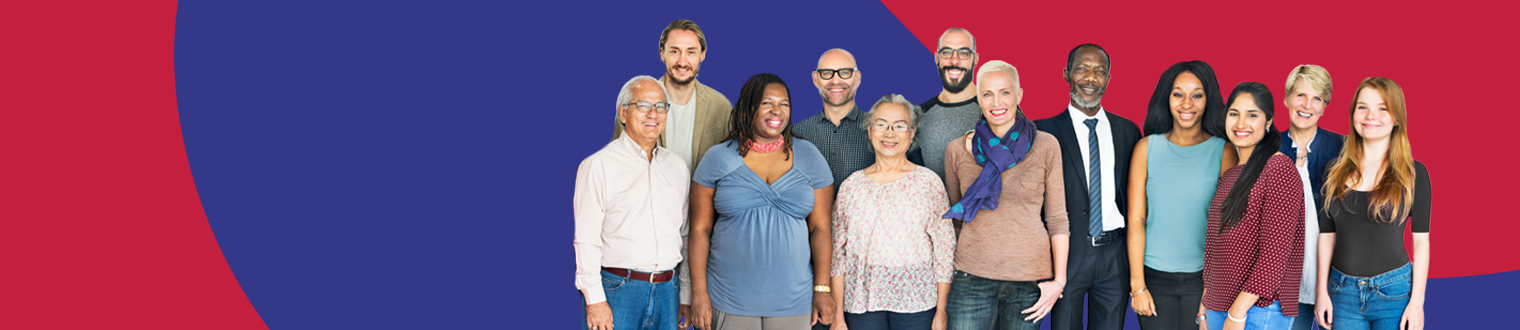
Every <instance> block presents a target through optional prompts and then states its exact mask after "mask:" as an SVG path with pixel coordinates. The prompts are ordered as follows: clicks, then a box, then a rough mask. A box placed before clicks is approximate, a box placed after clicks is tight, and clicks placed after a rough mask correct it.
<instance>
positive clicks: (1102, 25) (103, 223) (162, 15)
mask: <svg viewBox="0 0 1520 330" xmlns="http://www.w3.org/2000/svg"><path fill="white" fill-rule="evenodd" d="M885 3H886V4H887V5H888V7H889V8H890V9H891V10H892V12H893V13H894V14H895V15H896V16H897V17H898V18H899V19H900V20H901V21H902V22H903V23H904V25H906V26H907V28H908V29H909V30H910V31H911V32H912V33H913V34H914V35H915V36H917V37H918V38H919V40H920V41H922V42H923V43H925V44H926V45H927V46H926V48H929V47H933V45H934V44H935V41H936V38H937V37H938V36H939V34H940V32H942V31H943V30H944V29H945V28H947V27H951V26H960V27H965V28H968V29H970V30H971V31H972V32H973V33H975V34H976V37H977V38H978V39H977V41H978V43H979V46H980V49H979V51H980V52H981V54H982V55H981V59H982V60H983V61H986V60H993V59H1002V60H1006V61H1008V62H1010V63H1012V64H1013V65H1015V66H1018V67H1019V68H1020V70H1021V72H1020V73H1021V76H1022V78H1023V86H1024V88H1025V90H1026V95H1027V97H1026V98H1025V101H1024V104H1023V105H1024V108H1025V109H1026V110H1028V111H1029V112H1030V114H1031V116H1032V117H1034V118H1043V117H1048V116H1051V115H1053V114H1055V113H1056V111H1059V110H1060V109H1062V108H1064V105H1065V103H1066V100H1065V99H1064V98H1062V97H1056V96H1060V95H1065V94H1066V88H1067V86H1066V83H1065V82H1064V81H1062V80H1061V78H1060V73H1061V72H1060V70H1061V68H1062V66H1063V64H1064V61H1065V57H1066V52H1067V51H1068V50H1069V49H1070V48H1071V47H1072V46H1074V45H1076V44H1080V43H1084V42H1094V43H1098V44H1101V45H1103V46H1104V47H1105V48H1106V49H1107V50H1108V51H1109V52H1110V53H1111V54H1112V55H1113V57H1114V60H1115V62H1114V63H1113V64H1114V70H1113V74H1114V79H1113V80H1112V82H1111V83H1110V88H1109V92H1108V95H1107V98H1106V99H1105V102H1104V104H1105V106H1106V107H1107V108H1108V109H1109V110H1110V111H1113V112H1114V113H1117V114H1120V115H1123V116H1125V117H1127V118H1130V119H1132V120H1135V121H1137V122H1138V121H1141V119H1142V118H1143V111H1144V108H1143V107H1144V103H1145V101H1146V100H1147V98H1148V97H1149V95H1148V94H1149V93H1150V91H1151V90H1152V89H1153V87H1154V85H1155V79H1156V77H1157V76H1158V75H1159V74H1160V73H1161V71H1162V70H1164V69H1165V68H1166V67H1167V66H1169V65H1171V64H1172V63H1175V62H1178V61H1184V60H1192V59H1202V60H1206V61H1208V62H1209V63H1210V64H1212V65H1213V66H1214V68H1215V69H1216V71H1217V72H1218V73H1219V78H1220V80H1221V81H1220V82H1221V87H1222V88H1224V89H1226V90H1228V89H1229V88H1230V87H1231V86H1233V85H1234V84H1236V83H1238V82H1241V81H1247V80H1254V81H1261V82H1263V83H1265V84H1267V85H1268V86H1271V87H1273V88H1274V92H1276V93H1281V92H1282V90H1281V88H1282V87H1281V86H1282V84H1283V81H1284V80H1285V78H1286V73H1287V71H1288V70H1289V69H1291V68H1292V67H1293V66H1294V65H1297V64H1305V63H1309V64H1319V65H1322V66H1325V67H1326V68H1328V69H1329V70H1330V72H1331V75H1332V76H1333V77H1334V78H1335V94H1334V95H1333V98H1332V102H1331V104H1330V106H1329V110H1328V112H1327V115H1326V117H1325V118H1323V119H1321V121H1320V123H1321V125H1322V126H1324V127H1327V128H1329V129H1331V130H1334V131H1337V132H1341V133H1346V132H1347V131H1348V127H1347V120H1346V117H1347V114H1346V109H1347V108H1348V104H1349V102H1350V96H1351V95H1350V94H1351V92H1352V88H1354V86H1355V85H1356V83H1357V82H1358V81H1360V80H1361V79H1362V78H1364V77H1368V76H1374V75H1375V76H1384V77H1389V78H1392V79H1394V80H1396V81H1398V82H1399V83H1400V84H1401V85H1402V86H1403V87H1404V89H1405V91H1406V93H1407V95H1408V100H1407V101H1408V104H1409V108H1410V113H1409V117H1410V125H1409V126H1410V130H1411V132H1412V135H1413V137H1412V142H1413V144H1414V150H1415V151H1414V152H1415V157H1416V159H1419V160H1421V161H1423V162H1425V164H1426V165H1427V166H1428V167H1429V168H1430V170H1431V173H1432V176H1433V177H1434V182H1435V183H1434V184H1435V193H1436V196H1435V211H1434V213H1435V214H1436V215H1437V216H1438V218H1437V219H1434V220H1433V221H1432V222H1433V225H1432V227H1433V228H1434V229H1433V233H1432V241H1433V247H1432V251H1433V252H1432V254H1433V256H1432V267H1431V275H1432V277H1455V276H1470V275H1479V274H1489V273H1495V272H1503V271H1510V270H1515V269H1520V258H1515V257H1513V256H1512V255H1511V254H1512V253H1513V251H1515V249H1514V248H1513V247H1511V246H1510V245H1509V244H1507V243H1509V242H1510V241H1513V239H1510V238H1508V236H1509V233H1513V232H1515V231H1516V230H1517V229H1520V224H1517V223H1516V222H1515V221H1513V219H1514V216H1513V215H1511V214H1512V212H1513V211H1510V210H1507V206H1510V205H1513V204H1514V203H1513V202H1511V201H1510V199H1512V197H1511V196H1513V195H1511V194H1510V193H1507V192H1506V191H1510V187H1513V186H1514V185H1515V184H1516V183H1517V180H1516V176H1514V175H1511V174H1509V173H1508V172H1509V171H1508V170H1509V167H1510V166H1509V165H1510V164H1512V161H1513V160H1514V157H1513V156H1510V154H1509V153H1508V152H1506V151H1504V150H1505V149H1503V148H1505V146H1506V145H1508V143H1507V142H1506V141H1510V140H1512V139H1510V138H1509V135H1508V134H1506V133H1508V132H1510V131H1512V129H1511V128H1509V127H1508V125H1509V124H1510V123H1513V122H1515V121H1516V120H1517V119H1520V115H1517V114H1516V113H1515V112H1514V111H1511V110H1509V109H1508V107H1507V106H1508V105H1509V102H1508V101H1509V100H1508V96H1509V95H1510V94H1512V92H1511V91H1510V88H1511V84H1510V81H1511V79H1512V77H1514V76H1515V74H1516V73H1517V72H1516V71H1517V69H1516V67H1515V65H1514V64H1513V62H1514V60H1513V59H1512V58H1511V57H1513V56H1514V54H1515V50H1516V48H1517V46H1516V44H1515V42H1514V41H1513V38H1514V37H1513V32H1514V30H1515V29H1514V28H1513V18H1511V17H1509V16H1512V14H1513V13H1514V12H1515V8H1514V6H1513V5H1508V4H1505V3H1499V2H1452V1H1443V2H1421V3H1414V2H1407V3H1398V2H1367V3H1339V4H1335V3H1323V2H1314V3H1309V2H1301V3H1287V2H1252V3H1244V4H1235V3H1230V4H1225V3H1205V2H1178V3H1162V4H1138V3H1136V4H1132V3H1127V2H1085V3H1075V2H1052V1H1047V2H1019V3H994V2H991V1H982V2H942V1H937V2H927V3H918V4H909V3H906V2H903V1H885ZM176 6H177V3H176V2H174V1H133V2H109V1H98V2H20V1H11V2H5V3H3V4H0V31H4V32H3V33H0V54H3V55H0V283H3V284H0V323H3V327H4V328H17V329H34V328H102V327H105V328H111V327H121V325H132V326H130V327H141V328H188V329H241V328H249V329H260V328H264V322H263V321H262V320H261V319H260V317H259V315H258V314H257V312H256V311H255V310H254V308H253V306H252V305H251V304H250V303H249V300H248V298H247V297H246V296H245V295H244V293H243V291H242V289H240V288H239V285H238V282H237V279H236V278H235V277H234V276H233V273H232V271H231V269H230V268H229V267H228V265H227V262H226V261H225V260H224V259H223V257H222V254H221V252H220V250H219V247H218V245H217V241H216V239H215V237H214V236H213V235H212V232H211V230H210V227H209V226H208V224H207V220H206V215H205V212H204V211H202V207H201V203H200V200H199V197H198V195H197V191H196V187H195V183H194V181H193V179H192V177H191V172H190V170H191V169H190V167H189V165H188V163H187V159H186V154H185V150H184V147H183V139H182V136H181V131H180V127H179V116H178V112H177V111H178V110H177V105H176V94H175V80H174V79H175V75H174V74H175V72H174V69H175V67H174V55H175V53H174V40H175V39H174V36H175V18H176V17H175V14H176ZM831 14H839V13H831ZM842 14H843V15H847V14H849V13H842ZM827 16H828V14H820V17H825V18H826V17H827ZM502 19H504V20H506V19H512V18H511V17H510V15H507V16H503V18H502ZM634 19H636V18H634ZM826 22H827V21H826V20H819V21H814V22H800V23H803V24H817V25H820V28H826V24H824V23H826ZM588 24H608V25H611V24H617V22H605V23H596V22H590V23H588ZM780 24H795V23H780ZM504 33H506V32H504ZM503 42H509V41H503ZM931 56H932V55H930V53H929V52H924V54H923V60H924V63H925V65H926V66H927V65H928V63H932V61H933V58H932V57H931ZM508 60H511V59H510V58H509V59H508ZM523 62H524V63H530V61H523ZM229 65H233V64H229ZM1278 124H1279V127H1281V125H1285V124H1286V121H1285V120H1284V121H1279V123H1278ZM556 283H564V282H556ZM555 285H562V284H555ZM564 285H565V287H566V288H568V285H567V284H564ZM567 291H568V289H567ZM1465 294H1471V295H1481V293H1465ZM555 308H558V307H555ZM557 310H563V309H557Z"/></svg>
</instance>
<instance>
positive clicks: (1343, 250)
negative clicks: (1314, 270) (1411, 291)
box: [1319, 161, 1430, 276]
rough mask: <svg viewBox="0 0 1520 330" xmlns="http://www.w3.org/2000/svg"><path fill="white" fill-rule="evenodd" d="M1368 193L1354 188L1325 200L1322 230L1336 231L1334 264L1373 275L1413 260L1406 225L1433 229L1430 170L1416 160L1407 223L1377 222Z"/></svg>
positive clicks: (1344, 270) (1418, 230) (1421, 230)
mask: <svg viewBox="0 0 1520 330" xmlns="http://www.w3.org/2000/svg"><path fill="white" fill-rule="evenodd" d="M1368 197H1369V196H1368V193H1367V192H1365V191H1356V190H1352V191H1351V192H1349V193H1347V194H1346V196H1345V197H1344V198H1340V199H1336V200H1332V201H1330V203H1329V204H1325V214H1323V215H1321V216H1320V218H1319V232H1321V233H1335V253H1334V254H1332V255H1331V256H1330V266H1331V267H1335V269H1336V270H1339V271H1341V273H1345V274H1346V275H1351V276H1373V275H1378V274H1382V273H1385V272H1388V271H1390V270H1394V269H1396V268H1399V267H1403V266H1404V264H1406V263H1409V252H1408V251H1407V250H1405V249H1404V226H1405V225H1408V226H1410V230H1411V231H1413V232H1416V233H1429V232H1430V173H1428V172H1426V171H1425V164H1422V163H1420V162H1418V161H1416V162H1414V205H1411V206H1410V207H1409V214H1408V215H1407V217H1408V218H1407V219H1405V220H1404V221H1403V223H1402V224H1401V223H1399V222H1397V221H1395V222H1393V223H1379V222H1373V220H1372V219H1371V213H1370V212H1368V209H1367V206H1368V203H1370V200H1369V198H1368Z"/></svg>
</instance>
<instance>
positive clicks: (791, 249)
mask: <svg viewBox="0 0 1520 330" xmlns="http://www.w3.org/2000/svg"><path fill="white" fill-rule="evenodd" d="M790 98H791V92H790V91H789V90H788V89H787V87H786V83H785V82H782V81H781V78H780V77H777V76H776V75H774V74H769V73H762V74H758V75H755V76H754V77H750V79H749V81H748V82H745V83H744V87H743V89H742V90H741V91H740V93H739V99H738V102H737V104H735V105H734V110H733V115H732V116H730V118H732V120H731V122H730V123H729V135H728V139H727V140H726V141H725V142H723V143H719V144H717V145H714V146H713V147H712V148H711V149H708V150H707V153H706V154H705V155H704V156H703V157H702V162H701V163H700V164H699V165H697V171H696V173H695V174H693V175H692V182H693V184H692V186H691V213H690V214H691V235H690V240H691V241H690V244H688V247H689V248H690V251H689V254H690V259H689V260H691V265H690V269H691V280H692V285H691V289H692V292H691V293H692V299H691V311H690V314H691V316H692V321H693V322H692V323H693V324H695V325H696V326H697V328H699V329H704V330H723V329H767V330H768V329H794V330H800V329H807V328H808V327H809V326H810V325H811V324H814V323H818V322H819V321H825V322H824V323H831V322H832V321H833V319H832V317H833V316H834V315H835V312H834V308H835V307H834V298H833V296H831V293H830V291H832V290H831V288H830V287H829V281H830V279H829V268H830V267H829V266H830V257H831V256H832V255H831V251H832V250H831V249H832V247H833V242H832V240H831V237H830V233H829V228H830V227H829V215H830V214H831V212H830V208H831V207H830V206H832V205H833V204H834V203H833V195H834V193H833V191H834V187H833V183H834V178H833V175H832V174H831V172H829V166H828V163H827V162H825V161H824V159H823V155H822V154H820V153H819V152H818V148H817V147H814V146H813V144H812V143H809V142H807V141H806V140H802V139H799V138H796V137H795V135H793V134H792V126H791V99H790ZM810 260H811V265H810V264H809V261H810Z"/></svg>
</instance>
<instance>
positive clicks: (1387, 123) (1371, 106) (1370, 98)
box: [1351, 88, 1397, 141]
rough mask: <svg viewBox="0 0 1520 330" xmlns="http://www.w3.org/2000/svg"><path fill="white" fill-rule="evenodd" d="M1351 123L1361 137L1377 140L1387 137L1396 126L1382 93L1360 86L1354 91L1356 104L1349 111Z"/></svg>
mask: <svg viewBox="0 0 1520 330" xmlns="http://www.w3.org/2000/svg"><path fill="white" fill-rule="evenodd" d="M1351 120H1352V125H1351V127H1352V128H1354V129H1356V134H1357V135H1361V136H1362V138H1363V139H1367V140H1370V141H1377V140H1382V139H1386V138H1388V136H1389V135H1391V134H1393V128H1394V127H1395V126H1397V124H1396V123H1394V121H1393V113H1391V112H1388V104H1387V102H1385V101H1384V100H1383V94H1382V93H1379V92H1378V90H1377V89H1375V88H1362V90H1361V91H1357V93H1356V105H1355V107H1353V108H1352V113H1351Z"/></svg>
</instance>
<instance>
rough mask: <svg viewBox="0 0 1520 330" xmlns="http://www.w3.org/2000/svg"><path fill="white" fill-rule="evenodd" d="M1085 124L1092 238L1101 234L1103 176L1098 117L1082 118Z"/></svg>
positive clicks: (1088, 201) (1089, 232)
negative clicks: (1099, 149)
mask: <svg viewBox="0 0 1520 330" xmlns="http://www.w3.org/2000/svg"><path fill="white" fill-rule="evenodd" d="M1082 123H1083V124H1087V214H1088V215H1089V217H1088V219H1089V220H1088V222H1087V234H1088V235H1090V236H1092V237H1093V238H1097V237H1098V235H1102V234H1103V176H1102V172H1101V171H1099V169H1100V168H1102V167H1101V166H1102V164H1100V163H1101V162H1102V161H1101V160H1099V159H1098V119H1097V118H1093V119H1088V120H1083V121H1082Z"/></svg>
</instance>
